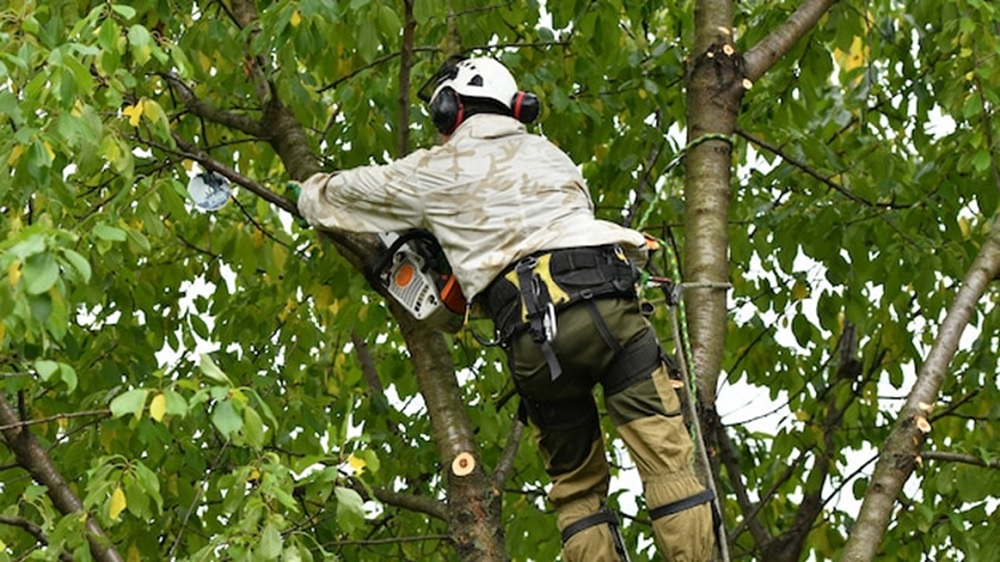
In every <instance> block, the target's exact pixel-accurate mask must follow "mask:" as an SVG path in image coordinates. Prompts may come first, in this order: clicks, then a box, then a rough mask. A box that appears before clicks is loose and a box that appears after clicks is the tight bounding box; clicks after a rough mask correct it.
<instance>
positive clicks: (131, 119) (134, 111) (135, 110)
mask: <svg viewBox="0 0 1000 562" xmlns="http://www.w3.org/2000/svg"><path fill="white" fill-rule="evenodd" d="M145 105H146V104H145V102H144V100H139V102H138V103H136V104H135V105H130V106H128V107H126V108H125V109H123V110H122V113H124V114H125V115H126V116H127V117H128V123H129V125H132V126H133V127H138V126H139V120H140V119H142V112H143V106H145Z"/></svg>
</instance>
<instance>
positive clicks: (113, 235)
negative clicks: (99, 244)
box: [94, 222, 128, 242]
mask: <svg viewBox="0 0 1000 562" xmlns="http://www.w3.org/2000/svg"><path fill="white" fill-rule="evenodd" d="M94 235H95V236H97V237H98V238H100V239H101V240H107V241H108V242H124V241H125V240H126V238H127V237H128V235H126V234H125V231H124V230H122V229H120V228H117V227H114V226H111V225H110V224H107V223H103V222H102V223H99V224H97V225H95V226H94Z"/></svg>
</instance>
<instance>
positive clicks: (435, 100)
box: [417, 56, 541, 135]
mask: <svg viewBox="0 0 1000 562" xmlns="http://www.w3.org/2000/svg"><path fill="white" fill-rule="evenodd" d="M470 74H471V77H470V76H469V75H470ZM484 75H485V76H486V78H485V79H484ZM511 92H513V94H511ZM417 96H418V97H419V98H420V99H421V100H423V101H424V102H426V103H427V104H428V106H429V109H430V113H431V121H432V122H433V123H434V126H435V127H436V128H437V130H438V131H439V132H440V133H441V134H443V135H449V134H451V133H452V132H453V131H454V130H455V129H457V128H458V126H459V125H461V124H462V121H463V120H464V119H465V118H466V117H468V116H470V115H472V114H473V113H477V112H491V113H504V112H503V111H497V109H500V107H495V106H494V105H488V106H487V105H485V104H481V103H478V102H479V100H487V102H488V103H492V104H495V105H496V106H502V108H503V109H505V110H506V112H509V115H511V116H512V117H514V118H515V119H517V120H518V121H520V122H521V123H524V124H528V123H531V122H532V121H534V120H535V119H537V118H538V115H539V113H541V103H540V102H539V101H538V97H536V96H535V95H534V94H531V93H528V92H522V91H520V90H518V89H517V85H516V83H515V82H514V78H513V76H511V75H510V72H509V71H508V70H507V69H506V67H504V66H503V65H502V64H501V63H500V62H498V61H495V60H493V59H466V58H464V57H460V56H457V57H452V58H449V59H448V60H447V61H445V62H444V64H442V65H441V68H439V69H438V71H437V72H435V73H434V75H433V76H431V78H430V79H429V80H428V81H427V82H425V83H424V85H423V86H421V88H420V90H418V91H417ZM463 97H465V98H467V101H468V102H469V103H470V104H471V105H472V107H471V108H469V109H467V108H466V106H465V104H464V103H463V101H462V98H463ZM484 107H490V108H491V109H483V108H484Z"/></svg>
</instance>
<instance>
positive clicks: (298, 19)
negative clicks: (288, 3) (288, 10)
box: [289, 10, 302, 27]
mask: <svg viewBox="0 0 1000 562" xmlns="http://www.w3.org/2000/svg"><path fill="white" fill-rule="evenodd" d="M289 23H291V24H292V27H298V26H299V24H300V23H302V13H301V12H299V11H298V10H295V12H294V13H292V19H291V20H290V21H289Z"/></svg>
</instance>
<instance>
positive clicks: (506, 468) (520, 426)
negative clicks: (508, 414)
mask: <svg viewBox="0 0 1000 562" xmlns="http://www.w3.org/2000/svg"><path fill="white" fill-rule="evenodd" d="M524 428H525V425H524V422H522V421H521V420H519V419H515V420H514V426H513V427H511V429H510V434H508V435H507V444H506V445H504V448H503V452H502V453H501V454H500V460H499V461H498V462H497V466H496V468H494V469H493V487H494V488H496V489H497V490H502V489H503V488H504V485H505V484H506V483H507V479H508V478H510V472H511V470H513V469H514V460H515V459H516V458H517V450H518V448H519V447H520V445H521V436H522V435H523V434H524Z"/></svg>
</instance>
